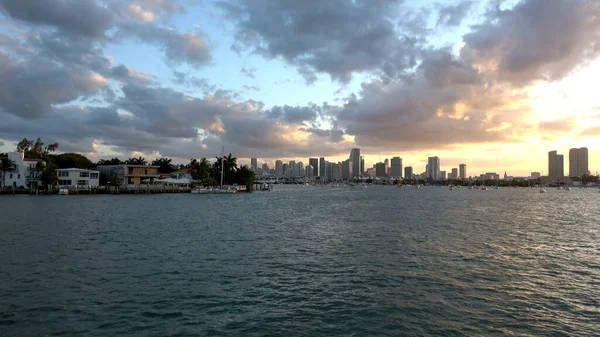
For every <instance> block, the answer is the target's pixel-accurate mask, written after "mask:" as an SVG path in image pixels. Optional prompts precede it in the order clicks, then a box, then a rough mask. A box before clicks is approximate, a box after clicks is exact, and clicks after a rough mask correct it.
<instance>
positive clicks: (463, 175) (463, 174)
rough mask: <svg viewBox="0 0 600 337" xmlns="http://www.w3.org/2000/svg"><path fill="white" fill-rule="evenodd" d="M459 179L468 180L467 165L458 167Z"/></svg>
mask: <svg viewBox="0 0 600 337" xmlns="http://www.w3.org/2000/svg"><path fill="white" fill-rule="evenodd" d="M458 177H459V178H460V179H467V164H460V165H458Z"/></svg>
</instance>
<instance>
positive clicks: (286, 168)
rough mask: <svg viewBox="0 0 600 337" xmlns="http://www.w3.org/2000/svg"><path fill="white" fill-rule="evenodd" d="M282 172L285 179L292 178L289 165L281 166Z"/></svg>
mask: <svg viewBox="0 0 600 337" xmlns="http://www.w3.org/2000/svg"><path fill="white" fill-rule="evenodd" d="M281 170H282V171H283V174H282V176H283V177H284V178H289V177H290V166H289V165H288V164H283V165H281Z"/></svg>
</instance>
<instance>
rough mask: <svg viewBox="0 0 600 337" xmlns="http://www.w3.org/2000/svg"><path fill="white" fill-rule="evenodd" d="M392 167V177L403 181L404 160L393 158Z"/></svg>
mask: <svg viewBox="0 0 600 337" xmlns="http://www.w3.org/2000/svg"><path fill="white" fill-rule="evenodd" d="M390 162H391V167H390V177H392V178H400V179H402V158H400V157H394V158H392V160H391V161H390Z"/></svg>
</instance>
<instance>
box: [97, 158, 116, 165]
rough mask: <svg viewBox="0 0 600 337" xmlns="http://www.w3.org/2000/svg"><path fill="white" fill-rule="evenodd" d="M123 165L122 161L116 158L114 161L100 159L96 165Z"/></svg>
mask: <svg viewBox="0 0 600 337" xmlns="http://www.w3.org/2000/svg"><path fill="white" fill-rule="evenodd" d="M121 164H123V162H122V161H121V159H119V158H117V157H115V158H113V159H100V160H98V162H97V163H96V166H98V165H121Z"/></svg>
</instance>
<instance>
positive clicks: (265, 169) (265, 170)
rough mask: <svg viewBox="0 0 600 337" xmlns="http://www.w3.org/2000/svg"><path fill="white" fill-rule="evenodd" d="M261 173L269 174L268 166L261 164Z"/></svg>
mask: <svg viewBox="0 0 600 337" xmlns="http://www.w3.org/2000/svg"><path fill="white" fill-rule="evenodd" d="M262 173H263V174H267V173H269V165H267V163H263V164H262Z"/></svg>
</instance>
